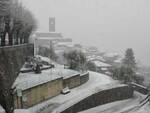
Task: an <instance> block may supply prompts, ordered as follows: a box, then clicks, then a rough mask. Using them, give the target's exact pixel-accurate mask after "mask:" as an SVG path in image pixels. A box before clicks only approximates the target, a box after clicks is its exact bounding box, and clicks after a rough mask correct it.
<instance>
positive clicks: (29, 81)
mask: <svg viewBox="0 0 150 113" xmlns="http://www.w3.org/2000/svg"><path fill="white" fill-rule="evenodd" d="M77 74H79V73H78V72H77V71H73V70H69V69H61V68H54V69H48V70H43V71H42V73H40V74H35V73H34V72H29V73H20V74H19V76H18V77H17V79H16V81H15V83H14V84H13V86H12V87H13V88H14V87H16V89H22V90H26V89H29V88H31V87H35V86H37V85H40V84H43V83H46V82H49V81H52V80H55V79H58V78H63V79H66V78H69V77H72V76H75V75H77Z"/></svg>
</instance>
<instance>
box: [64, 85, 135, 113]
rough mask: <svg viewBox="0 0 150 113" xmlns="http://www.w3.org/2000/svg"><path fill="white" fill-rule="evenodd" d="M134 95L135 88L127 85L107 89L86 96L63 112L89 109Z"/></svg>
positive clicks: (73, 112)
mask: <svg viewBox="0 0 150 113" xmlns="http://www.w3.org/2000/svg"><path fill="white" fill-rule="evenodd" d="M132 96H133V90H132V88H131V87H129V86H127V85H124V86H121V87H120V86H119V87H115V88H112V89H106V90H102V91H100V92H98V93H95V94H93V95H91V96H89V97H87V98H85V99H84V100H82V101H80V102H79V103H77V104H75V105H73V106H71V107H70V108H68V109H66V110H64V111H62V112H61V113H77V112H79V111H83V110H87V109H90V108H93V107H96V106H99V105H102V104H106V103H110V102H114V101H117V100H123V99H128V98H131V97H132Z"/></svg>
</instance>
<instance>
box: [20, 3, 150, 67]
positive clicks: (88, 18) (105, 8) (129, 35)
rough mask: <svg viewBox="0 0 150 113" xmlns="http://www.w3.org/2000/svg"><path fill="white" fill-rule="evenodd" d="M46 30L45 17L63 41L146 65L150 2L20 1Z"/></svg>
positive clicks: (149, 45)
mask: <svg viewBox="0 0 150 113" xmlns="http://www.w3.org/2000/svg"><path fill="white" fill-rule="evenodd" d="M20 1H22V2H23V4H24V5H25V6H26V7H27V8H29V9H30V10H31V11H32V13H33V14H34V15H35V17H36V18H37V20H38V23H39V27H38V31H48V17H51V16H52V17H56V29H57V31H58V32H62V33H63V35H64V36H65V37H67V38H72V39H73V40H74V42H77V43H81V44H84V45H91V46H97V47H98V48H99V49H100V50H101V49H102V50H106V51H109V52H111V51H113V52H119V53H123V52H124V50H125V49H126V48H129V47H131V48H133V49H134V52H135V55H136V58H137V59H138V60H140V61H142V63H144V64H145V65H148V66H150V50H149V48H150V7H149V6H150V0H20Z"/></svg>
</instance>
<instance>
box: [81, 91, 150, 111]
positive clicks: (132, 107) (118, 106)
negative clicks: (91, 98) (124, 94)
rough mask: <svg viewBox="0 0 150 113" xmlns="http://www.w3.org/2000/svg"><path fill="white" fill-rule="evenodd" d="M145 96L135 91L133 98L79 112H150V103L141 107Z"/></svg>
mask: <svg viewBox="0 0 150 113" xmlns="http://www.w3.org/2000/svg"><path fill="white" fill-rule="evenodd" d="M143 98H145V96H143V95H142V94H140V93H137V92H135V94H134V98H132V99H126V100H123V101H117V102H112V103H108V104H105V105H101V106H98V107H94V108H91V109H88V110H85V111H81V112H79V113H150V105H148V104H147V105H145V106H143V107H140V104H139V102H140V101H141V100H142V99H143Z"/></svg>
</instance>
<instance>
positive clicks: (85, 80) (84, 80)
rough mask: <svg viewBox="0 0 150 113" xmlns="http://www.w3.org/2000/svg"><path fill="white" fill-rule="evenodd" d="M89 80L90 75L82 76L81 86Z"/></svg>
mask: <svg viewBox="0 0 150 113" xmlns="http://www.w3.org/2000/svg"><path fill="white" fill-rule="evenodd" d="M88 80H89V73H84V74H82V75H81V76H80V84H84V83H86V82H87V81H88Z"/></svg>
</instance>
